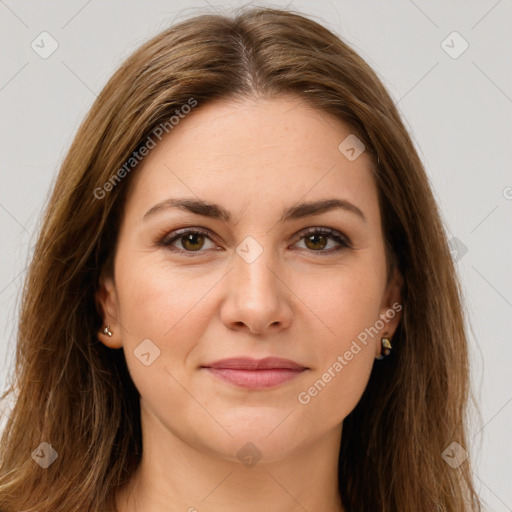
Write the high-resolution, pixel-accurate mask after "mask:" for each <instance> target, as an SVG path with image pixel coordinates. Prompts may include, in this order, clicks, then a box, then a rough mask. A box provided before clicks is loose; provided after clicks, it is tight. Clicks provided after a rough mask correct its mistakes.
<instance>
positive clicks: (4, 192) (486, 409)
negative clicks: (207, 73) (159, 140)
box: [0, 0, 512, 511]
mask: <svg viewBox="0 0 512 512" xmlns="http://www.w3.org/2000/svg"><path fill="white" fill-rule="evenodd" d="M243 3H245V2H213V1H212V2H207V1H206V0H204V1H203V0H201V1H199V0H198V1H190V0H188V1H181V2H179V1H176V2H172V3H171V2H169V1H156V0H152V1H148V2H135V1H122V2H121V1H120V0H119V1H100V0H89V1H86V0H83V1H69V0H68V1H64V0H58V1H57V0H56V1H52V2H47V1H40V0H32V1H28V0H25V1H17V2H16V1H14V0H5V1H1V0H0V42H1V48H2V64H1V66H0V73H1V74H0V112H1V119H2V123H1V128H0V129H1V133H0V148H1V149H0V158H1V162H2V165H1V170H0V173H1V178H0V180H1V181H0V183H1V187H0V227H1V233H2V237H1V245H0V260H1V263H2V264H1V267H0V325H1V332H0V390H3V389H5V387H6V386H7V375H8V372H9V371H10V369H11V368H12V363H13V356H14V349H15V343H14V339H15V331H16V312H17V308H18V306H19V299H20V288H21V284H22V279H23V277H24V274H25V269H26V265H27V263H28V261H29V257H30V255H31V251H32V248H33V245H34V243H35V241H36V236H35V235H36V229H37V226H38V222H39V219H40V215H41V210H42V208H43V206H44V204H45V201H46V200H47V195H48V193H49V189H50V186H51V184H52V182H53V179H54V177H55V174H56V172H57V169H58V166H59V165H60V163H61V162H62V159H63V157H64V155H65V153H66V151H67V149H68V147H69V145H70V143H71V140H72V138H73V136H74V134H75V132H76V130H77V128H78V125H79V123H80V121H81V120H82V119H83V117H84V115H85V114H86V112H87V110H88V109H89V107H90V106H91V104H92V102H93V100H94V98H95V95H96V94H97V93H98V92H99V91H100V90H101V88H102V87H103V85H104V84H105V83H106V81H107V80H108V78H109V77H110V76H111V74H112V72H113V71H114V69H115V68H116V67H117V66H118V65H119V64H120V63H121V61H122V60H123V59H124V58H125V57H127V56H128V55H129V54H130V53H131V52H132V51H133V50H134V49H135V48H137V47H138V46H139V45H140V44H141V43H142V42H144V41H145V40H147V39H148V38H150V37H151V36H153V35H154V34H156V33H157V32H159V31H161V30H163V29H164V28H166V27H167V26H168V25H169V24H171V23H174V22H176V21H179V20H181V19H183V18H186V17H189V16H191V15H194V14H199V13H204V12H211V11H213V10H218V11H220V12H225V11H226V10H228V9H229V7H231V6H239V5H242V4H243ZM260 5H272V6H276V7H285V6H287V5H289V6H290V7H292V8H295V9H298V10H300V11H302V12H304V13H306V14H310V15H313V16H316V17H317V21H321V22H322V23H323V24H325V25H326V26H327V27H329V28H330V29H331V30H333V31H335V32H336V33H338V34H339V35H341V36H342V37H343V38H344V39H345V40H346V41H347V42H349V43H350V44H351V45H352V46H353V47H354V48H355V49H356V51H358V52H359V53H360V54H361V56H362V57H364V58H365V59H366V60H367V61H368V63H369V64H370V65H371V66H372V67H373V68H374V69H375V71H376V72H377V73H378V75H379V76H380V77H381V79H382V80H383V81H384V83H385V85H386V86H387V88H388V90H389V91H390V93H391V95H392V97H393V98H394V99H395V100H396V102H397V104H398V107H399V109H400V111H401V112H402V114H403V117H404V118H405V120H406V125H407V126H408V128H409V129H410V131H411V133H412V134H413V137H414V140H415V143H416V145H417V148H418V151H419V152H420V155H421V157H422V159H423V161H424V163H425V165H426V168H427V171H428V173H429V176H430V179H431V182H432V186H433V188H434V191H435V194H436V197H437V198H438V201H439V204H440V206H441V209H442V212H443V217H444V219H445V222H446V225H447V228H448V230H449V233H450V237H456V239H457V240H456V241H454V242H453V243H454V257H455V258H456V259H457V260H458V262H457V265H458V269H459V273H460V276H461V279H462V283H463V288H464V292H465V294H466V305H467V310H468V316H469V318H470V319H471V324H472V327H473V333H472V334H471V335H470V341H471V353H472V365H473V367H472V371H473V386H474V389H475V392H476V394H477V398H478V401H479V405H480V408H481V412H482V422H481V424H478V423H477V424H475V425H474V426H472V427H471V445H470V446H469V447H468V448H469V449H470V450H471V451H472V452H473V454H474V458H475V474H476V478H475V480H476V483H477V485H478V487H479V489H480V491H481V494H482V496H483V497H484V498H485V499H486V500H487V502H488V503H489V509H490V510H494V511H511V510H512V487H511V486H510V482H511V478H510V468H511V465H512V442H511V436H510V434H511V425H512V403H511V402H512V384H511V372H510V369H509V366H510V363H511V361H512V344H511V343H510V340H511V336H510V332H511V328H512V322H511V318H512V314H511V313H512V272H511V271H510V262H511V261H512V243H511V236H510V233H511V229H510V228H511V227H512V226H511V222H510V221H511V219H512V215H511V213H512V173H511V172H510V161H511V157H512V149H511V148H512V144H511V142H510V136H511V133H510V127H511V120H512V76H511V67H510V66H511V62H512V58H511V57H512V55H511V53H512V30H511V27H512V25H511V21H512V1H511V0H500V1H496V0H485V1H478V2H476V1H475V2H467V1H466V2H463V1H453V0H452V1H451V2H445V1H431V2H427V1H426V0H415V1H412V0H400V1H398V0H395V1H388V2H377V1H374V2H370V1H358V2H356V1H348V0H343V1H320V0H318V1H315V2H305V1H298V0H296V1H293V2H280V1H278V2H273V3H272V4H270V3H264V2H260ZM43 31H47V32H48V33H50V34H51V36H52V37H53V38H54V39H55V40H56V41H57V43H58V45H59V46H58V49H57V50H56V51H55V52H54V53H53V54H52V55H51V56H49V57H48V58H47V59H43V58H41V57H40V56H39V55H38V54H37V53H36V52H35V51H34V50H33V49H32V47H31V43H32V41H34V40H35V42H36V43H38V41H39V44H40V45H41V44H42V43H40V37H38V36H39V34H41V32H43ZM454 31H457V32H458V33H459V34H460V35H461V36H462V38H463V40H465V41H467V43H468V45H469V47H468V48H467V50H466V51H465V52H464V53H462V54H461V55H459V56H458V57H457V58H452V56H450V55H449V54H448V53H447V51H449V52H451V53H452V55H454V54H457V53H459V52H460V50H462V49H463V47H464V46H463V45H464V41H463V40H462V39H460V38H459V39H458V38H457V36H455V38H454V37H453V36H450V37H448V36H449V35H450V34H451V33H452V32H454ZM447 37H448V39H446V38H447ZM445 40H446V42H445V43H442V42H443V41H445ZM46 41H47V43H46V44H45V48H46V49H48V48H49V42H48V41H49V40H46ZM450 47H451V48H450ZM445 50H447V51H445ZM1 407H3V408H4V410H8V408H9V404H6V403H4V404H3V406H1ZM1 416H2V414H1V411H0V421H1ZM398 448H399V447H398Z"/></svg>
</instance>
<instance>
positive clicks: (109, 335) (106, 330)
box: [103, 325, 112, 338]
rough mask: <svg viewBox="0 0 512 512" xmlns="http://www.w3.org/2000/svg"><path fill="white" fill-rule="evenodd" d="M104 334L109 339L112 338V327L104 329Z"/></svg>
mask: <svg viewBox="0 0 512 512" xmlns="http://www.w3.org/2000/svg"><path fill="white" fill-rule="evenodd" d="M103 334H106V335H107V336H108V337H109V338H110V337H112V331H111V330H110V326H109V325H107V327H105V329H103Z"/></svg>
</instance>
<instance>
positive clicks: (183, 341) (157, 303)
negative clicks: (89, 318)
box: [116, 254, 215, 378]
mask: <svg viewBox="0 0 512 512" xmlns="http://www.w3.org/2000/svg"><path fill="white" fill-rule="evenodd" d="M116 280H117V282H118V286H117V289H118V300H119V306H120V318H121V323H122V326H123V345H124V349H125V353H126V358H127V363H128V365H129V367H130V368H133V369H134V370H136V369H137V368H139V361H137V360H136V355H137V353H138V347H139V345H140V344H141V342H143V340H147V339H149V340H151V342H152V344H154V345H155V346H156V347H157V349H158V350H159V351H160V356H162V357H159V358H158V359H156V360H155V365H156V366H158V364H163V362H165V366H166V367H168V368H170V370H172V371H174V370H175V369H177V368H179V367H182V366H183V364H184V361H185V360H186V358H187V356H188V354H189V353H190V352H191V351H192V350H193V348H194V346H195V344H196V343H197V340H198V339H200V338H201V335H202V333H203V332H204V329H205V324H207V323H208V322H209V321H210V319H209V316H208V315H207V314H205V307H206V306H205V305H206V304H207V303H208V301H207V300H205V297H204V296H205V293H206V292H207V291H208V290H209V289H210V288H212V287H213V286H214V284H215V280H213V279H212V278H210V277H208V276H205V275H202V276H200V275H199V274H198V273H197V272H196V274H195V276H192V274H190V273H187V272H186V271H185V272H184V271H183V270H180V271H178V270H173V269H171V268H170V266H169V264H168V262H165V261H164V262H161V261H158V259H157V258H155V257H154V255H153V256H152V255H151V254H147V255H143V256H142V257H140V255H139V257H138V259H136V258H129V257H124V258H122V259H121V258H120V259H119V261H118V262H117V268H116ZM210 281H211V282H210ZM177 341H179V342H177ZM146 343H147V342H146ZM149 346H150V347H151V344H149ZM157 349H154V350H155V351H156V352H158V350H157ZM134 352H135V353H134ZM134 378H135V376H134Z"/></svg>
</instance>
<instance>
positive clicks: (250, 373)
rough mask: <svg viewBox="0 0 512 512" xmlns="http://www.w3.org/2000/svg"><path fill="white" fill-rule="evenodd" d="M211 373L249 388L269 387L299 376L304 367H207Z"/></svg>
mask: <svg viewBox="0 0 512 512" xmlns="http://www.w3.org/2000/svg"><path fill="white" fill-rule="evenodd" d="M206 370H208V371H209V372H210V373H212V374H213V375H216V376H217V377H220V378H221V379H223V380H225V381H227V382H231V384H235V385H236V386H240V387H242V388H247V389H267V388H272V387H274V386H278V385H279V384H283V383H285V382H287V381H289V380H291V379H294V378H295V377H298V376H299V375H300V374H301V373H302V372H303V371H304V369H301V370H290V369H287V368H273V369H268V370H233V369H231V368H230V369H227V368H206Z"/></svg>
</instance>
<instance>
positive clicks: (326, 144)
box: [127, 96, 378, 221]
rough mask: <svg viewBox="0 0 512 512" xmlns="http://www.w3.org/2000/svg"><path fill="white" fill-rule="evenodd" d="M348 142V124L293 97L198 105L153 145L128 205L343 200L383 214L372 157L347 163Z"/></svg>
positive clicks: (235, 206)
mask: <svg viewBox="0 0 512 512" xmlns="http://www.w3.org/2000/svg"><path fill="white" fill-rule="evenodd" d="M347 137H349V139H348V140H349V141H351V140H352V139H351V137H354V134H353V131H352V130H351V128H350V127H349V125H347V124H346V123H344V122H342V121H341V120H339V119H338V118H336V117H335V116H332V115H329V114H327V113H326V112H323V111H320V110H318V109H315V108H313V107H311V106H309V105H308V104H306V103H305V102H304V101H303V100H302V99H300V98H298V97H295V96H280V97H276V98H272V99H244V100H233V99H225V100H221V101H216V102H211V103H207V104H205V105H203V106H202V105H200V104H199V105H198V106H197V107H196V108H195V109H194V110H193V111H192V112H191V113H190V114H189V115H188V116H184V118H182V119H181V120H180V122H179V124H178V125H176V126H175V127H174V128H173V129H172V131H170V132H169V134H168V135H166V136H165V137H163V139H162V141H158V139H157V140H156V141H155V142H156V143H157V144H156V146H155V147H154V149H152V150H151V151H150V153H149V154H148V155H147V156H146V157H145V158H144V160H143V161H142V163H141V164H140V165H139V167H138V169H137V172H136V173H134V175H133V176H132V180H133V181H132V184H131V186H130V188H131V190H130V194H129V200H128V203H129V204H128V205H127V206H128V207H129V208H130V209H132V210H133V209H137V210H140V209H142V208H146V207H149V206H151V205H152V204H153V203H156V202H158V201H161V200H163V199H166V198H167V197H168V196H171V197H172V196H183V195H187V196H190V197H196V198H201V199H203V200H208V201H212V202H215V203H221V204H226V206H227V205H228V204H229V209H230V210H232V211H236V210H237V209H239V210H242V209H244V210H245V209H247V208H249V207H254V208H256V207H259V208H260V209H261V205H262V204H265V205H268V206H270V205H278V206H279V211H280V212H281V211H282V206H283V204H286V205H289V203H293V202H294V201H299V200H315V199H324V198H326V197H329V198H331V197H342V198H344V199H350V201H351V202H354V203H356V204H358V206H360V207H361V209H364V210H365V211H367V212H368V215H369V217H370V218H371V217H372V215H373V216H375V215H377V217H378V211H377V210H378V199H377V190H376V186H375V183H374V180H373V177H372V173H371V169H372V162H371V159H370V158H369V156H368V155H367V154H365V153H364V152H363V153H362V154H361V155H360V156H359V157H357V158H356V159H349V158H347V155H346V153H344V152H343V151H340V148H339V147H340V144H342V143H343V141H345V140H347ZM343 147H344V146H343V144H342V149H343ZM356 149H358V148H356ZM349 156H350V154H349ZM146 209H147V208H146ZM374 220H375V221H378V219H374Z"/></svg>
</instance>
